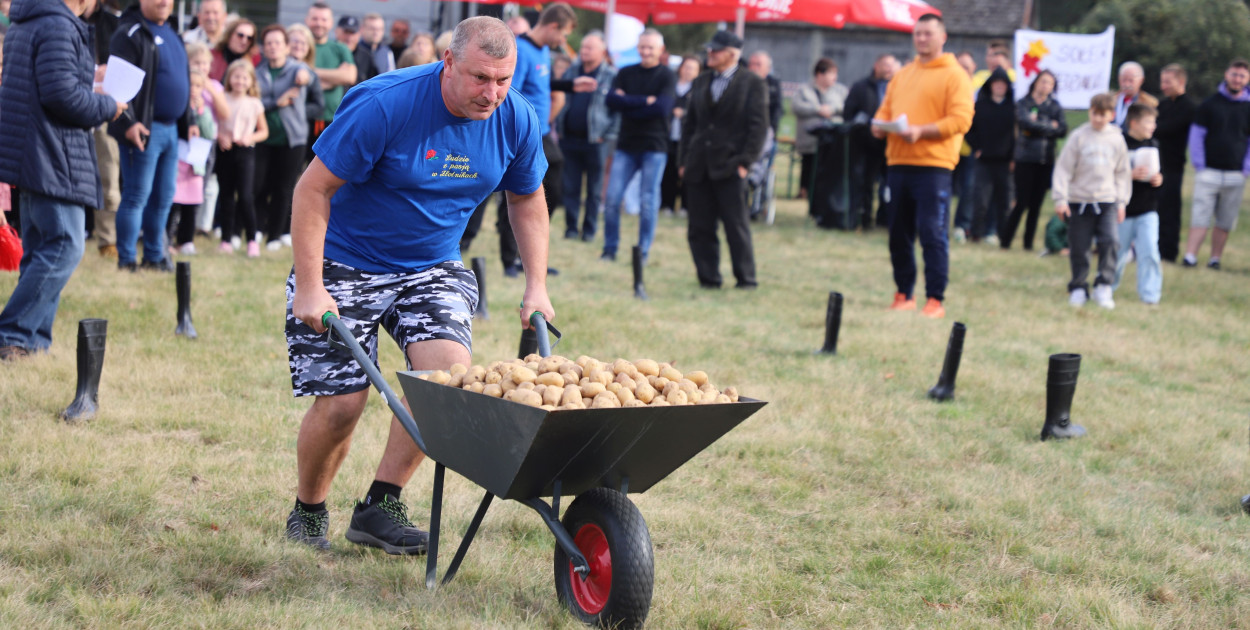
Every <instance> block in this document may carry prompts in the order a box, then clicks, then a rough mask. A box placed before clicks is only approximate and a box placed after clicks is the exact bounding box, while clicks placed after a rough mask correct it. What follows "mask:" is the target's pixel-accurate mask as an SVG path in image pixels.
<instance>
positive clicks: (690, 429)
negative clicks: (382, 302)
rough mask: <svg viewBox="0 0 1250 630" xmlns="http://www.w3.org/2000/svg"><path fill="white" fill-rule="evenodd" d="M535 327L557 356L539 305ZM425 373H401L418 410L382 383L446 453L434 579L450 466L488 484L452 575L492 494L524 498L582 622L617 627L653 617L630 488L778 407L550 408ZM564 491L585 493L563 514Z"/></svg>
mask: <svg viewBox="0 0 1250 630" xmlns="http://www.w3.org/2000/svg"><path fill="white" fill-rule="evenodd" d="M332 323H333V324H338V325H341V324H340V323H339V322H337V321H333V322H332ZM533 324H534V327H535V329H536V330H537V331H538V342H539V353H540V354H542V355H543V356H547V355H549V354H550V345H549V343H547V338H546V337H547V335H546V332H547V330H546V322H545V321H543V320H542V319H541V315H539V314H535V317H534V319H533ZM362 353H363V351H362ZM358 359H359V358H358ZM369 367H372V366H369ZM366 371H376V369H374V370H369V369H368V368H366ZM420 374H421V373H420V372H399V380H400V384H401V386H402V387H403V390H404V394H405V395H406V396H407V398H408V401H409V402H410V405H411V407H412V409H413V414H412V416H410V417H408V418H404V417H403V416H405V415H407V413H406V410H404V408H403V405H402V404H400V403H399V401H398V398H397V397H395V396H394V394H393V393H391V392H389V387H387V386H386V383H385V381H384V380H383V379H381V374H380V373H378V374H377V378H376V379H374V377H373V376H372V375H371V380H373V381H374V385H375V386H378V387H379V389H383V388H385V389H383V395H384V396H387V398H388V403H391V409H392V410H395V411H396V413H397V415H398V414H399V411H400V410H402V411H404V414H403V415H400V421H401V424H403V425H405V428H406V429H408V432H409V434H411V435H412V437H413V439H414V441H416V442H417V444H418V446H420V447H421V448H422V450H423V451H425V453H426V455H427V456H429V458H430V459H432V460H433V461H434V462H435V469H434V488H433V493H432V495H431V503H430V539H429V545H428V547H427V559H426V576H425V577H426V586H427V587H428V588H431V589H433V588H434V587H435V585H436V582H437V579H436V578H437V566H438V543H439V534H440V530H441V517H442V501H443V485H444V477H445V473H446V469H451V470H452V471H454V472H456V473H458V474H460V475H461V476H463V477H465V478H466V479H468V480H469V481H472V482H473V483H475V484H477V485H479V486H481V487H483V488H484V489H485V490H486V492H485V495H484V496H483V497H482V500H481V502H480V504H479V505H478V509H477V512H476V513H475V514H474V516H473V519H472V521H470V523H469V526H468V528H467V530H466V531H465V535H464V537H463V538H462V539H461V543H460V546H459V548H458V549H457V550H456V554H455V556H454V557H453V558H452V561H451V564H450V565H448V567H447V571H446V573H445V574H444V576H443V579H442V581H441V583H442V584H446V583H448V582H449V581H451V579H452V578H453V577H455V575H456V571H457V570H458V569H459V567H460V563H461V562H462V561H463V560H464V557H465V554H466V553H467V552H468V548H469V546H470V544H471V543H472V542H473V538H474V536H475V535H476V533H477V529H478V527H479V526H480V525H481V522H482V519H483V518H484V517H485V515H486V510H487V509H488V508H489V506H490V504H491V502H492V500H493V499H494V498H495V497H500V498H503V499H511V500H515V501H518V502H520V503H523V504H525V505H527V506H529V507H530V508H532V509H533V510H534V511H536V512H538V514H539V516H540V517H542V520H543V523H544V524H546V526H547V527H548V529H550V530H551V533H552V534H553V535H554V536H555V538H556V546H555V563H554V574H555V582H556V592H557V595H558V596H559V597H560V599H561V601H562V602H563V603H564V604H565V606H566V607H568V609H569V610H570V612H572V613H573V614H574V615H575V616H577V617H578V618H579V619H581V620H582V621H584V622H586V623H589V624H594V625H599V626H603V627H612V628H632V627H640V626H641V625H642V623H643V622H644V621H645V619H646V616H647V612H648V611H649V610H650V605H651V592H652V586H653V583H654V574H653V560H652V547H651V539H650V534H649V532H648V531H647V526H646V522H645V520H643V518H642V515H641V513H639V511H638V508H637V507H636V506H634V504H633V502H631V501H630V500H629V499H628V497H627V496H626V495H627V494H628V493H630V492H636V493H637V492H645V491H646V490H648V489H649V488H651V487H652V486H653V485H655V484H656V483H657V482H659V481H660V480H661V479H663V478H664V477H666V476H668V475H669V474H670V473H672V472H673V471H674V470H676V469H677V468H678V467H679V466H681V465H682V464H684V463H685V462H686V461H688V460H689V459H690V458H692V457H694V456H695V455H697V454H698V453H699V452H700V451H702V450H703V449H705V448H707V446H708V445H710V444H711V443H712V442H715V441H716V440H717V439H719V438H720V437H721V436H722V435H724V434H725V433H727V432H728V431H729V430H731V429H733V428H734V427H735V426H737V425H738V424H740V423H741V422H742V421H743V420H746V419H747V418H748V417H750V416H751V415H752V414H754V413H755V412H756V411H759V410H760V409H761V408H762V407H763V406H764V405H765V404H767V403H765V402H762V401H758V400H752V399H748V398H741V399H739V401H738V402H736V403H726V404H708V405H683V406H668V407H629V408H609V409H564V410H560V409H557V410H554V411H547V410H544V409H540V408H537V407H530V406H528V405H523V404H520V403H515V402H512V401H507V400H503V399H501V398H493V397H491V396H487V395H485V394H477V393H473V392H469V391H466V390H463V389H459V388H455V387H449V386H446V385H438V384H435V383H432V382H429V381H424V380H421V379H420V378H418V377H419V375H420ZM379 381H381V382H379ZM388 394H389V395H388ZM396 407H398V410H396ZM409 423H411V424H412V426H409ZM564 495H575V496H576V498H575V499H574V501H573V502H572V503H571V504H570V505H569V507H568V509H567V510H566V511H565V514H564V518H563V521H562V520H561V518H560V498H561V497H562V496H564ZM543 497H551V503H550V504H548V503H547V502H546V501H544V500H543Z"/></svg>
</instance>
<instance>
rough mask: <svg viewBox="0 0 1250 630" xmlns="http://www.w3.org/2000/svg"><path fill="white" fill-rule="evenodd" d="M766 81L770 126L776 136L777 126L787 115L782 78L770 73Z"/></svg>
mask: <svg viewBox="0 0 1250 630" xmlns="http://www.w3.org/2000/svg"><path fill="white" fill-rule="evenodd" d="M764 82H765V83H767V84H768V126H769V127H772V128H773V135H774V136H775V135H777V127H779V126H780V125H781V117H782V116H785V115H786V110H785V103H784V101H782V97H781V80H780V79H778V78H777V77H775V76H773V75H771V74H770V75H768V78H766V79H764Z"/></svg>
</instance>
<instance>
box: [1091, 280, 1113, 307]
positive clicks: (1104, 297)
mask: <svg viewBox="0 0 1250 630" xmlns="http://www.w3.org/2000/svg"><path fill="white" fill-rule="evenodd" d="M1094 304H1097V305H1098V306H1101V307H1103V308H1105V309H1108V310H1109V309H1113V308H1115V300H1113V299H1112V298H1111V285H1109V284H1100V285H1098V286H1096V287H1094Z"/></svg>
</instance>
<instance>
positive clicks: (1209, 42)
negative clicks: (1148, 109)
mask: <svg viewBox="0 0 1250 630" xmlns="http://www.w3.org/2000/svg"><path fill="white" fill-rule="evenodd" d="M1110 24H1114V25H1115V63H1116V67H1117V68H1118V67H1119V64H1120V63H1122V62H1124V61H1128V60H1133V61H1136V62H1138V63H1140V64H1141V65H1142V66H1143V67H1145V69H1146V85H1145V89H1146V91H1147V92H1152V93H1155V94H1158V90H1159V70H1160V69H1162V68H1163V66H1165V65H1167V64H1169V63H1179V64H1181V65H1182V66H1184V67H1185V70H1186V72H1187V73H1188V74H1189V92H1190V93H1191V94H1193V95H1194V97H1195V98H1205V97H1206V96H1208V95H1210V94H1212V93H1213V92H1215V89H1216V87H1217V86H1218V85H1219V83H1220V81H1221V80H1223V76H1224V70H1225V68H1227V67H1228V62H1229V61H1230V60H1232V59H1234V58H1236V57H1240V56H1243V55H1244V54H1245V53H1244V52H1243V51H1242V50H1243V48H1244V42H1245V40H1246V38H1247V36H1248V35H1250V9H1247V8H1246V3H1245V2H1244V1H1243V0H1104V1H1102V2H1100V3H1098V5H1096V6H1095V7H1094V8H1093V9H1091V10H1090V12H1089V13H1088V14H1086V16H1085V18H1084V19H1083V20H1081V22H1080V24H1079V25H1078V26H1077V28H1076V31H1077V32H1085V33H1099V32H1102V31H1104V30H1106V28H1107V26H1108V25H1110Z"/></svg>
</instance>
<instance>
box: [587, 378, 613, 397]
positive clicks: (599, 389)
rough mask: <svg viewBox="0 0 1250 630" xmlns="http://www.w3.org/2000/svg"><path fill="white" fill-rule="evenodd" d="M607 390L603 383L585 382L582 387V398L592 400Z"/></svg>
mask: <svg viewBox="0 0 1250 630" xmlns="http://www.w3.org/2000/svg"><path fill="white" fill-rule="evenodd" d="M607 390H608V388H607V387H606V386H605V385H604V384H603V383H594V382H587V383H584V384H583V385H582V398H594V397H595V396H598V395H599V394H602V393H603V392H605V391H607Z"/></svg>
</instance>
